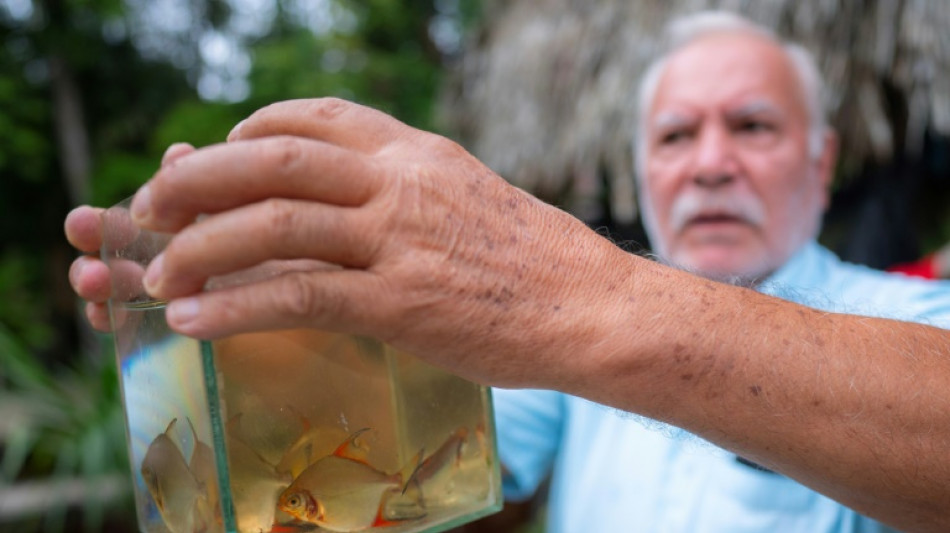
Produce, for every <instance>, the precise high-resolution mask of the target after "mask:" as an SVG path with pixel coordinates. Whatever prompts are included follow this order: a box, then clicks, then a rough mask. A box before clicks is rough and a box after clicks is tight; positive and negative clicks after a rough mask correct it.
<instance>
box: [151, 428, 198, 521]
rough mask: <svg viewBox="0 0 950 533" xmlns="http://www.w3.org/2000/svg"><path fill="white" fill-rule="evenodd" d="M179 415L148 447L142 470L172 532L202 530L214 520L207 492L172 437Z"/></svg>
mask: <svg viewBox="0 0 950 533" xmlns="http://www.w3.org/2000/svg"><path fill="white" fill-rule="evenodd" d="M177 421H178V419H177V418H174V419H172V421H171V422H170V423H169V424H168V427H167V428H166V429H165V431H164V432H163V433H160V434H159V435H158V436H156V437H155V439H153V440H152V442H151V443H150V444H149V446H148V450H147V451H146V452H145V458H144V459H142V464H141V467H140V471H141V473H142V479H143V480H144V481H145V487H146V488H147V489H148V492H149V494H150V495H151V496H152V500H154V501H155V506H156V507H157V508H158V512H159V514H160V515H161V517H162V521H164V523H165V526H166V527H167V528H168V529H169V531H171V533H202V532H204V531H207V530H208V528H209V525H210V523H211V506H210V505H209V502H208V495H207V491H206V489H205V487H204V485H203V484H202V483H200V482H199V481H198V479H197V478H196V477H195V475H194V473H192V471H191V469H190V468H189V466H188V463H187V462H186V461H185V457H184V455H183V454H182V453H181V450H179V448H178V446H176V445H175V442H174V441H173V440H172V438H171V435H172V434H173V433H172V430H173V429H174V427H175V424H176V422H177Z"/></svg>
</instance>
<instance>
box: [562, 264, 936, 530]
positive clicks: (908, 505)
mask: <svg viewBox="0 0 950 533" xmlns="http://www.w3.org/2000/svg"><path fill="white" fill-rule="evenodd" d="M653 277H656V278H657V279H662V282H661V283H651V282H649V281H645V280H647V279H652V278H653ZM671 278H674V279H671ZM671 287H675V289H671ZM628 290H629V291H630V292H629V294H634V296H633V297H631V298H627V299H617V300H616V301H615V304H617V305H622V306H623V307H624V308H625V309H626V311H625V313H624V312H618V313H614V316H617V317H623V316H625V315H626V317H627V321H626V324H627V325H626V326H625V329H623V328H621V329H617V331H620V332H622V333H619V334H616V335H614V343H613V344H611V345H609V346H603V345H602V346H601V348H600V349H599V351H598V353H593V354H588V355H587V356H586V357H584V358H580V359H579V360H580V361H584V362H585V364H586V365H587V366H585V368H584V369H583V370H581V371H580V372H581V373H582V375H583V379H578V380H575V381H574V382H573V384H574V385H568V387H571V386H576V388H577V390H572V391H569V392H573V393H575V394H577V395H580V396H584V397H587V398H589V399H592V400H594V401H598V402H601V403H605V404H608V405H612V406H615V407H618V408H622V409H626V410H630V411H634V412H637V413H640V414H643V415H646V416H650V417H653V418H656V419H659V420H663V421H665V422H669V423H672V424H674V425H677V426H680V427H683V428H685V429H687V430H689V431H691V432H693V433H695V434H697V435H700V436H702V437H704V438H706V439H708V440H710V441H712V442H714V443H716V444H718V445H720V446H722V447H724V448H726V449H729V450H732V451H734V452H736V453H738V454H741V455H742V456H744V457H747V458H749V459H751V460H753V461H755V462H757V463H759V464H762V465H764V466H767V467H768V468H770V469H774V470H776V471H779V472H782V473H784V474H786V475H788V476H790V477H792V478H794V479H796V480H798V481H800V482H802V483H803V484H805V485H808V486H810V487H812V488H814V489H815V490H817V491H819V492H822V493H824V494H826V495H828V496H829V497H831V498H834V499H836V500H838V501H840V502H842V503H844V504H845V505H848V506H850V507H852V508H854V509H855V510H857V511H859V512H861V513H864V514H867V515H869V516H872V517H875V518H878V519H880V520H882V521H885V522H888V523H892V524H894V525H895V526H897V527H900V528H905V529H908V530H922V531H924V530H941V531H945V530H947V528H948V527H950V459H948V454H947V452H948V449H947V448H948V443H950V332H948V331H945V330H941V329H937V328H933V327H928V326H923V325H919V324H912V323H906V322H898V321H893V320H884V319H872V318H865V317H859V316H853V315H843V314H833V313H826V312H822V311H817V310H813V309H810V308H807V307H803V306H800V305H797V304H793V303H790V302H786V301H783V300H779V299H776V298H773V297H770V296H766V295H762V294H759V293H756V292H754V291H751V290H747V289H742V288H738V287H731V286H727V285H723V284H718V283H714V282H710V281H707V280H704V279H700V278H696V277H693V276H691V275H688V274H685V273H680V272H670V271H669V269H666V268H665V267H662V266H659V265H651V266H648V267H645V269H644V272H643V273H642V275H640V276H638V277H637V279H636V280H631V282H630V283H629V285H628Z"/></svg>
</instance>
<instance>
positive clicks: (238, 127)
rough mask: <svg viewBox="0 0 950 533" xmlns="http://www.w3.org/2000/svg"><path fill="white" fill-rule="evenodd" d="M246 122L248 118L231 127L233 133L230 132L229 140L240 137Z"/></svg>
mask: <svg viewBox="0 0 950 533" xmlns="http://www.w3.org/2000/svg"><path fill="white" fill-rule="evenodd" d="M245 122H247V119H244V120H242V121H241V122H238V123H237V125H236V126H234V127H233V128H231V133H228V142H231V141H234V140H236V139H237V138H238V135H240V134H241V128H242V127H244V123H245Z"/></svg>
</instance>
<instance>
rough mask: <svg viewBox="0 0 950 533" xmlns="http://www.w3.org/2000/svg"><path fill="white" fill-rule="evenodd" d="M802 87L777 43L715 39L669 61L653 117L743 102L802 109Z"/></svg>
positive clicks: (745, 37) (737, 36)
mask: <svg viewBox="0 0 950 533" xmlns="http://www.w3.org/2000/svg"><path fill="white" fill-rule="evenodd" d="M799 85H800V82H799V80H798V78H797V75H796V74H795V72H794V70H793V67H792V65H791V62H790V61H789V58H788V56H787V55H786V54H785V52H784V50H783V49H782V47H781V45H779V44H778V43H776V42H774V41H772V40H770V39H768V38H766V37H763V36H760V35H756V34H749V33H736V32H732V33H719V34H713V35H709V36H704V37H700V38H698V39H696V40H695V41H693V42H691V43H689V44H687V45H685V46H684V47H683V48H681V49H679V50H677V51H676V52H673V53H672V54H671V55H670V56H669V57H668V58H667V61H666V64H665V66H664V68H663V72H662V74H661V77H660V82H659V86H658V90H657V94H656V96H655V98H654V101H653V105H652V106H651V111H652V112H653V113H656V112H658V111H660V110H664V109H670V108H671V107H675V106H679V107H683V106H687V107H688V106H691V105H693V106H699V107H704V106H710V105H715V106H723V105H729V104H732V105H739V104H741V103H742V102H741V101H742V100H747V101H748V102H752V101H755V102H757V104H756V105H761V106H764V107H768V106H771V107H774V108H776V109H779V110H781V109H784V108H787V107H789V106H795V105H796V104H799V103H800V98H798V97H797V96H798V94H797V93H799V90H798V86H799ZM748 102H747V103H748ZM802 110H803V111H804V109H802ZM653 113H651V114H653Z"/></svg>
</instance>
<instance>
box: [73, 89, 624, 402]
mask: <svg viewBox="0 0 950 533" xmlns="http://www.w3.org/2000/svg"><path fill="white" fill-rule="evenodd" d="M228 141H229V142H228V143H226V144H220V145H214V146H209V147H207V148H203V149H200V150H194V149H193V148H191V147H190V146H187V145H174V146H172V147H171V148H170V149H169V151H168V153H167V154H166V155H165V158H164V160H163V165H162V168H161V169H160V170H159V172H158V173H157V174H156V175H155V176H154V178H153V179H152V180H151V181H150V182H149V183H148V184H147V186H146V187H145V188H143V189H142V190H141V191H139V193H138V194H137V196H136V198H135V200H134V202H133V205H132V209H133V215H135V216H137V222H139V223H140V224H141V225H143V226H144V227H147V228H149V229H153V230H159V231H165V232H178V235H177V237H176V238H175V239H174V240H173V241H172V243H171V244H170V245H169V246H168V248H167V250H166V251H165V252H164V254H162V256H160V258H159V259H156V261H155V262H153V264H152V265H151V266H150V267H149V269H148V271H147V276H146V284H147V285H146V286H147V288H148V290H149V292H150V293H151V294H152V295H153V296H155V297H158V298H168V299H173V300H175V301H172V303H171V304H170V306H169V308H168V321H169V323H170V324H171V325H172V327H173V328H175V329H177V330H178V331H180V332H182V333H185V334H188V335H191V336H195V337H200V338H216V337H221V336H225V335H228V334H231V333H235V332H239V331H250V330H263V329H271V328H285V327H300V326H304V327H307V326H312V327H320V328H327V329H333V330H342V331H348V332H355V333H364V334H372V335H374V336H376V337H378V338H381V339H383V340H385V341H388V342H390V343H392V344H393V345H395V346H397V347H401V348H404V349H407V350H409V351H411V352H414V353H417V354H420V355H424V354H431V355H432V356H433V359H432V362H434V363H436V364H438V365H441V366H444V367H447V368H450V369H451V370H453V371H455V372H457V373H460V374H463V375H465V376H467V377H469V378H471V379H474V380H477V381H482V382H490V383H492V384H496V385H498V384H505V385H515V386H518V385H526V384H527V383H526V382H525V381H524V377H525V376H524V374H525V372H524V368H523V366H522V365H521V364H520V363H519V362H518V360H517V357H516V356H517V355H518V354H520V353H523V352H524V351H525V350H530V351H531V352H532V354H533V356H534V358H536V359H537V360H541V361H543V360H545V359H547V358H549V356H552V359H551V360H552V361H553V355H555V354H554V352H558V353H563V351H564V350H570V349H571V348H572V346H571V345H570V343H569V342H568V343H565V342H564V339H565V335H564V333H566V332H570V331H571V329H572V328H573V327H574V324H575V323H576V318H577V316H578V315H579V314H586V313H595V312H596V310H595V309H591V308H589V307H588V306H585V305H584V299H585V298H587V297H589V296H591V295H592V294H597V293H603V292H604V291H606V290H609V287H610V284H609V283H608V284H605V283H604V281H605V278H609V277H610V276H623V275H624V271H623V270H622V269H621V270H618V269H616V268H614V269H611V270H612V271H611V270H608V269H607V266H608V263H607V261H608V259H610V258H615V257H616V256H618V255H621V254H622V252H620V251H619V250H618V249H616V247H615V246H613V245H612V244H611V243H610V242H608V241H607V240H605V239H603V238H601V237H599V236H597V235H596V234H595V233H594V232H592V231H590V230H588V229H587V228H586V227H585V226H584V225H583V224H582V223H580V222H579V221H577V220H576V219H574V218H572V217H570V216H568V215H567V214H566V213H564V212H562V211H559V210H557V209H555V208H553V207H551V206H549V205H546V204H544V203H542V202H540V201H538V200H536V199H535V198H533V197H531V196H529V195H527V194H525V193H523V192H521V191H520V190H517V189H515V188H513V187H511V186H510V185H508V184H507V183H506V182H505V181H504V180H502V179H501V178H500V177H498V176H497V175H495V174H494V173H492V172H491V171H490V170H488V169H487V168H486V167H485V166H484V165H482V164H481V163H480V162H479V161H477V160H476V159H475V158H473V157H472V156H471V155H469V154H468V153H466V152H465V151H464V150H463V149H462V148H461V147H459V146H458V145H457V144H455V143H453V142H451V141H449V140H447V139H444V138H441V137H438V136H436V135H433V134H430V133H426V132H422V131H419V130H415V129H412V128H410V127H408V126H406V125H404V124H402V123H400V122H398V121H396V120H394V119H393V118H391V117H389V116H387V115H385V114H383V113H380V112H378V111H375V110H372V109H369V108H365V107H361V106H358V105H355V104H351V103H348V102H344V101H340V100H335V99H320V100H309V101H291V102H283V103H278V104H274V105H272V106H269V107H267V108H265V109H262V110H261V111H259V112H257V113H255V114H254V115H252V116H251V117H250V118H249V119H247V120H245V121H244V122H243V123H241V124H240V125H239V126H238V127H237V128H235V130H234V131H233V132H232V133H231V135H230V136H229V139H228ZM447 169H448V170H450V171H451V172H452V175H446V170H447ZM146 197H147V198H148V201H146ZM146 205H147V206H148V207H149V208H150V210H149V211H148V213H147V214H144V215H140V213H139V212H138V211H137V209H139V208H143V207H145V206H146ZM96 214H97V210H95V209H93V208H88V207H84V208H80V209H77V210H76V211H75V212H73V213H72V214H71V215H70V217H69V219H67V235H69V236H70V241H71V242H72V243H73V244H74V245H75V246H76V247H77V248H79V249H81V250H86V251H93V250H95V249H96V247H97V246H98V242H97V234H98V228H97V227H96V223H95V221H94V218H95V215H96ZM199 214H207V215H210V216H207V217H205V218H203V219H202V220H201V221H200V222H197V223H195V222H194V221H195V219H196V217H197V216H198V215H199ZM564 241H567V242H571V243H572V245H571V246H570V247H565V246H563V245H562V242H564ZM300 258H307V259H313V260H318V261H321V262H325V263H328V264H329V265H333V266H326V267H324V268H315V269H313V270H311V271H309V272H297V273H294V274H289V275H284V276H279V277H277V278H274V279H270V280H268V281H264V282H260V283H255V284H250V285H245V286H240V287H236V288H231V289H227V290H220V291H212V292H204V293H202V292H200V291H201V288H202V287H203V286H204V284H205V282H206V281H207V279H208V278H209V277H212V276H218V275H222V274H227V273H230V272H233V271H235V270H240V269H243V268H246V267H249V266H252V265H254V264H257V263H260V262H262V261H265V260H273V259H278V260H282V259H300ZM105 276H106V271H105V269H104V267H103V265H102V264H101V263H99V262H98V261H97V260H94V259H90V258H81V259H79V260H78V261H77V262H76V264H75V265H74V266H73V270H72V271H71V279H72V280H73V285H74V287H75V288H76V290H77V292H78V293H79V294H80V295H81V296H82V297H83V298H85V299H87V300H89V301H90V302H91V303H90V304H89V308H88V313H87V314H88V315H89V319H90V321H91V322H92V323H93V324H94V325H95V326H96V327H98V328H100V329H106V328H108V321H107V319H106V316H105V309H104V307H103V305H102V302H103V301H104V300H105V298H106V297H107V294H108V290H107V282H106V280H105V279H104V277H105ZM185 297H190V298H185ZM196 308H199V309H200V312H199V313H198V314H197V316H194V317H193V318H190V319H189V318H187V317H186V314H187V313H186V311H187V310H194V309H196ZM529 330H530V331H532V338H531V340H530V341H528V342H525V339H526V336H525V332H526V331H529ZM544 332H550V335H546V334H545V333H544ZM472 345H478V346H480V347H481V349H480V350H479V351H478V353H477V354H475V353H472V351H471V350H470V349H469V348H468V347H470V346H472ZM531 364H532V365H533V364H535V361H532V362H531ZM545 366H546V367H547V369H548V371H549V372H548V374H549V375H547V376H544V383H545V384H548V385H550V386H555V385H556V383H557V382H558V381H560V379H561V377H562V374H564V373H565V372H567V371H569V369H567V368H563V366H557V365H545ZM532 374H533V375H532V377H533V378H538V377H542V376H538V375H536V373H533V372H532ZM567 375H570V374H569V373H568V374H567Z"/></svg>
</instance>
